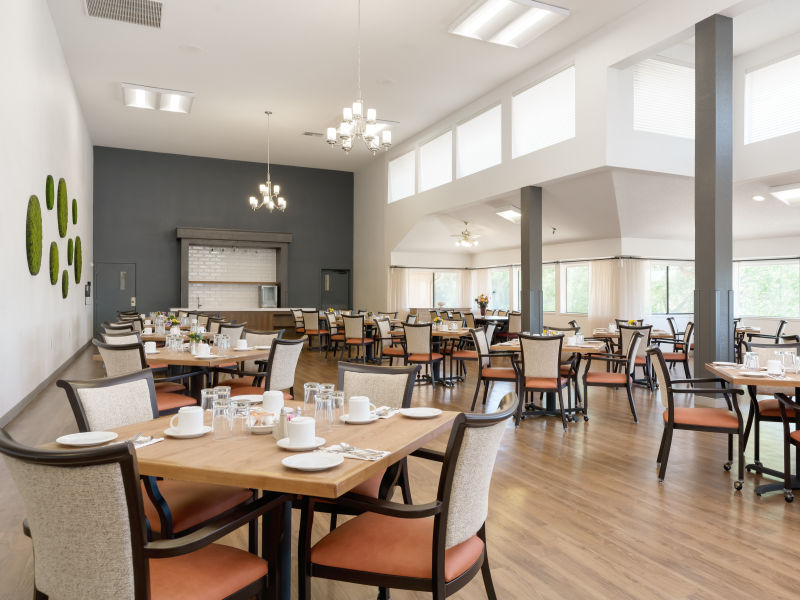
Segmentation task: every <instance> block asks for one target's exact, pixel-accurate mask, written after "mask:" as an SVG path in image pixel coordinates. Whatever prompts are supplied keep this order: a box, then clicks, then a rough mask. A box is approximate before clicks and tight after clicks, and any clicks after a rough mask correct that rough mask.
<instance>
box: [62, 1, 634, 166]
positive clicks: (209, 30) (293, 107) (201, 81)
mask: <svg viewBox="0 0 800 600" xmlns="http://www.w3.org/2000/svg"><path fill="white" fill-rule="evenodd" d="M644 1H645V0H603V1H602V2H599V1H597V0H558V2H557V3H558V4H559V5H561V6H564V7H566V8H569V9H570V11H571V15H570V17H569V18H568V19H566V20H565V21H564V22H563V23H561V24H560V25H558V26H557V27H555V28H554V29H552V30H551V31H549V32H547V33H545V34H544V35H543V36H542V37H541V38H539V39H537V40H535V41H534V42H533V43H531V44H530V45H528V46H526V47H524V48H521V49H514V48H506V47H502V46H497V45H495V44H488V43H485V42H479V41H476V40H471V39H466V38H462V37H458V36H454V35H452V34H449V33H447V28H448V26H449V25H450V24H451V23H452V22H453V21H454V20H455V19H456V18H457V17H458V16H459V15H460V14H461V13H462V12H463V11H464V10H465V9H466V8H467V7H468V6H469V5H470V4H471V2H472V0H435V1H432V0H364V2H363V7H362V24H363V28H364V32H363V41H362V53H363V58H362V62H363V75H362V78H363V92H364V97H365V99H366V101H367V103H368V105H369V106H374V107H375V108H377V110H378V117H379V118H385V119H391V120H394V121H399V125H397V126H396V127H395V128H394V133H393V136H394V141H396V142H399V141H402V140H403V139H404V138H406V137H409V136H411V135H413V134H414V133H416V132H417V131H419V130H421V129H423V128H425V127H427V126H429V125H431V124H433V123H435V122H436V121H438V120H440V119H442V118H444V117H445V116H446V115H448V114H450V113H451V112H453V111H455V110H456V109H458V108H460V107H461V106H463V105H464V104H466V103H468V102H470V101H471V100H473V99H474V98H476V97H479V96H481V95H483V94H485V93H486V92H487V91H489V90H491V89H492V88H493V87H495V86H497V85H498V84H500V83H501V82H503V81H505V80H507V79H509V78H511V77H512V76H514V75H516V74H517V73H519V72H521V71H523V70H524V69H525V68H528V67H530V66H532V65H534V64H536V63H537V62H539V61H540V60H542V59H543V58H545V57H547V56H549V55H551V54H553V53H555V52H557V51H559V50H561V49H563V48H565V47H567V46H569V45H570V44H573V43H575V42H576V41H578V40H580V39H581V38H583V37H585V36H586V35H588V34H590V33H591V32H593V31H595V30H597V29H599V28H601V27H602V26H604V25H605V24H608V23H610V22H611V21H613V20H615V19H617V18H619V17H620V16H621V15H622V14H624V13H626V12H627V11H629V10H631V9H633V8H635V7H636V6H638V5H640V4H643V3H644ZM49 6H50V11H51V13H52V15H53V20H54V22H55V25H56V28H57V30H58V33H59V37H60V39H61V45H62V47H63V49H64V54H65V56H66V60H67V64H68V66H69V69H70V73H71V74H72V78H73V81H74V83H75V87H76V90H77V93H78V97H79V99H80V102H81V106H82V107H83V112H84V116H85V118H86V120H87V123H88V126H89V132H90V135H91V137H92V141H93V143H94V144H96V145H103V146H115V147H121V148H133V149H139V150H151V151H158V152H169V153H177V154H187V155H196V156H210V157H217V158H227V159H238V160H248V161H258V162H264V161H265V159H266V152H265V145H266V144H265V138H266V121H265V117H264V115H263V112H264V110H265V109H270V110H272V111H273V113H274V114H273V120H272V160H273V162H275V163H280V164H289V165H301V166H307V167H319V168H329V169H342V170H355V169H357V168H360V167H361V166H363V165H364V164H365V163H367V162H368V161H369V160H370V157H369V154H368V153H367V152H366V150H363V149H359V151H358V152H353V154H352V155H351V156H349V157H347V156H345V155H344V153H343V152H341V151H340V150H332V149H330V148H328V146H327V144H326V143H325V142H324V141H323V140H321V139H319V138H311V137H303V136H301V133H302V132H303V131H307V130H308V131H317V132H323V131H324V129H325V127H327V126H331V125H334V124H335V121H336V119H337V117H338V115H339V114H340V113H339V111H340V110H341V107H342V106H344V105H347V104H349V103H351V102H352V101H353V100H354V96H355V92H356V89H355V88H356V72H355V63H356V1H355V0H325V1H321V0H293V1H291V2H289V1H286V0H236V1H227V2H226V1H224V0H165V2H164V12H163V21H162V28H161V29H160V30H158V29H152V28H147V27H140V26H135V25H129V24H126V23H119V22H115V21H108V20H102V19H96V18H92V17H88V16H87V15H86V14H85V11H84V8H83V2H82V0H49ZM121 82H128V83H137V84H142V85H149V86H154V87H160V88H168V89H176V90H183V91H190V92H194V93H195V94H197V96H196V98H195V101H194V105H193V107H192V112H191V114H189V115H180V114H173V113H162V112H159V111H148V110H141V109H132V108H125V107H124V106H123V105H122V102H121V92H120V88H119V84H120V83H121Z"/></svg>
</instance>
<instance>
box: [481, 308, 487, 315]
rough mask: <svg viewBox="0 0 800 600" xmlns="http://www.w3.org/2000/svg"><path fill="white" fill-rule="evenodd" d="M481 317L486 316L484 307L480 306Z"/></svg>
mask: <svg viewBox="0 0 800 600" xmlns="http://www.w3.org/2000/svg"><path fill="white" fill-rule="evenodd" d="M481 316H482V317H485V316H486V307H485V306H481Z"/></svg>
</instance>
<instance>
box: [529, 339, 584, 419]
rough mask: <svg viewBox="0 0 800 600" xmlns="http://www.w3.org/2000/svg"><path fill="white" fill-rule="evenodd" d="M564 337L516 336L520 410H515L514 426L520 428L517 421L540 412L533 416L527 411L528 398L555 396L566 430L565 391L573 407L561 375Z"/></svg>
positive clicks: (567, 386)
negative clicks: (519, 363) (519, 362)
mask: <svg viewBox="0 0 800 600" xmlns="http://www.w3.org/2000/svg"><path fill="white" fill-rule="evenodd" d="M563 341H564V335H563V334H561V335H525V334H522V333H521V334H519V343H520V360H521V366H520V367H519V373H518V377H519V383H518V384H517V385H518V389H519V393H520V397H521V399H520V403H519V410H517V416H516V426H517V427H519V422H520V419H522V418H524V417H525V416H527V415H528V414H537V413H539V412H541V409H537V410H535V411H533V412H530V411H526V410H525V408H526V406H527V396H528V395H529V394H533V393H536V392H539V393H541V394H556V396H557V397H558V405H559V409H560V411H561V423H562V425H563V426H564V430H565V431H566V430H567V413H566V411H565V410H564V397H563V394H562V390H563V389H564V388H567V401H568V403H569V404H570V405H571V404H572V393H571V391H570V386H569V378H568V377H564V376H562V375H561V346H562V343H563Z"/></svg>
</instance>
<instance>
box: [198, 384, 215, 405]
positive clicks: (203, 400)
mask: <svg viewBox="0 0 800 600" xmlns="http://www.w3.org/2000/svg"><path fill="white" fill-rule="evenodd" d="M215 400H217V390H216V388H205V389H202V390H200V405H201V406H202V407H203V410H208V411H211V410H213V408H214V401H215Z"/></svg>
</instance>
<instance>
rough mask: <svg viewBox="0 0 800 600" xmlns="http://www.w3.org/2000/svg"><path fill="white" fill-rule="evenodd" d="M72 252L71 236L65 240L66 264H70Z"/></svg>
mask: <svg viewBox="0 0 800 600" xmlns="http://www.w3.org/2000/svg"><path fill="white" fill-rule="evenodd" d="M73 252H74V245H73V243H72V238H69V239H68V240H67V264H68V265H71V264H72V256H73Z"/></svg>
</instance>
